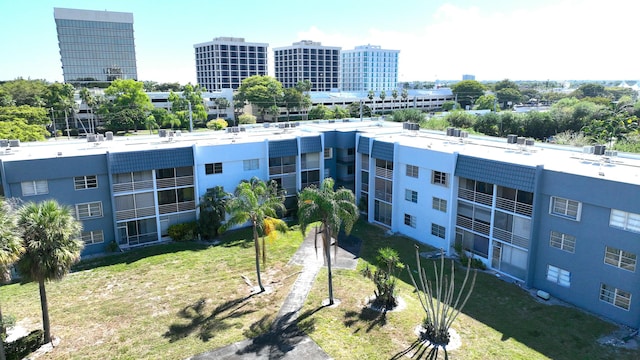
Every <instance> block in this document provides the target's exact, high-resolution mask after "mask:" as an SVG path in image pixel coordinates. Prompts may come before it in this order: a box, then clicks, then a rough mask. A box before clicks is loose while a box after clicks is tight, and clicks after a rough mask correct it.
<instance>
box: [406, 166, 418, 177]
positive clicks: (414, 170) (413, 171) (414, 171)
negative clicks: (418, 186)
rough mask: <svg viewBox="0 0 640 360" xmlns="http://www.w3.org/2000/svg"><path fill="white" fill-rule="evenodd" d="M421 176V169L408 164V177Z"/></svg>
mask: <svg viewBox="0 0 640 360" xmlns="http://www.w3.org/2000/svg"><path fill="white" fill-rule="evenodd" d="M418 175H419V168H418V167H417V166H414V165H409V164H407V176H410V177H414V178H417V177H418Z"/></svg>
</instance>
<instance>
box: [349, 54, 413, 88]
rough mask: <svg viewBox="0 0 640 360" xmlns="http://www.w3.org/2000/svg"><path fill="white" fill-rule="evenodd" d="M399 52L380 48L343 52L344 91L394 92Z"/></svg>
mask: <svg viewBox="0 0 640 360" xmlns="http://www.w3.org/2000/svg"><path fill="white" fill-rule="evenodd" d="M399 53H400V51H399V50H385V49H382V48H381V47H380V46H375V45H363V46H356V48H355V49H353V50H343V51H342V53H341V57H342V64H341V65H342V87H341V89H342V90H343V91H369V90H373V91H382V90H393V89H395V88H396V87H397V84H398V54H399Z"/></svg>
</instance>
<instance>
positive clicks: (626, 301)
mask: <svg viewBox="0 0 640 360" xmlns="http://www.w3.org/2000/svg"><path fill="white" fill-rule="evenodd" d="M600 300H601V301H604V302H606V303H608V304H611V305H613V306H615V307H617V308H619V309H622V310H627V311H629V308H630V307H631V293H630V292H627V291H624V290H620V289H618V288H617V287H614V286H610V285H607V284H604V283H600Z"/></svg>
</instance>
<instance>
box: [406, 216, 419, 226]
mask: <svg viewBox="0 0 640 360" xmlns="http://www.w3.org/2000/svg"><path fill="white" fill-rule="evenodd" d="M404 224H405V225H408V226H411V227H412V228H415V227H416V217H415V216H413V215H409V214H404Z"/></svg>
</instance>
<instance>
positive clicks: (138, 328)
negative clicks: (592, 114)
mask: <svg viewBox="0 0 640 360" xmlns="http://www.w3.org/2000/svg"><path fill="white" fill-rule="evenodd" d="M353 235H355V236H357V237H359V238H360V239H362V241H363V246H362V249H361V252H360V256H361V259H360V261H359V263H358V269H357V270H356V271H349V270H335V271H334V291H335V297H336V298H337V299H340V300H341V304H340V305H339V306H337V307H333V308H327V307H321V306H320V304H321V303H322V300H324V299H325V298H326V297H327V282H326V276H327V274H326V270H324V269H323V270H321V271H320V274H319V275H318V278H317V281H316V282H315V284H314V287H313V288H312V290H311V292H310V294H309V297H308V298H307V301H306V304H305V307H304V308H303V309H302V313H303V314H304V316H302V317H301V319H302V320H301V323H300V328H301V329H303V330H304V331H305V332H307V333H308V334H309V335H310V336H311V337H312V338H313V339H314V340H315V341H316V342H317V343H318V344H319V345H320V346H321V347H322V348H323V349H324V350H325V351H326V352H327V353H328V354H329V355H330V356H331V357H333V358H335V359H390V358H394V356H397V355H398V354H400V353H401V352H402V351H404V350H406V349H408V348H409V347H410V346H411V345H412V344H413V343H414V340H416V338H417V337H416V335H415V334H414V329H415V327H416V326H417V325H419V324H420V323H421V322H422V320H423V318H424V313H423V311H422V309H421V307H420V304H419V303H418V300H417V297H416V295H415V294H414V289H413V286H412V285H410V280H409V276H408V273H407V271H406V270H404V271H403V272H402V273H401V274H400V281H398V285H397V288H398V294H399V295H400V296H401V298H402V299H403V300H404V302H405V303H406V308H405V310H403V311H398V312H389V313H387V314H386V315H382V314H380V313H378V312H375V311H372V310H369V309H368V308H366V307H365V302H366V300H365V299H366V298H367V297H369V296H370V295H372V294H373V290H374V285H373V282H371V281H370V280H368V279H366V278H364V277H363V276H362V275H360V272H359V270H361V269H363V268H364V267H365V266H366V265H367V264H375V258H376V256H377V250H378V249H379V248H383V247H393V248H394V249H396V250H397V251H398V252H399V254H400V256H401V258H402V261H403V262H404V263H405V264H408V265H409V266H410V267H411V268H412V269H415V267H416V266H415V252H414V251H415V250H414V248H415V247H414V246H415V243H414V242H413V241H412V240H410V239H407V238H403V237H399V236H386V235H385V234H384V231H383V230H381V229H379V228H377V227H375V226H372V225H369V224H366V223H363V222H360V223H358V224H357V225H356V227H355V228H354V231H353ZM250 236H251V233H250V231H249V230H248V229H247V230H242V231H237V232H232V233H229V234H227V235H226V236H225V237H224V238H223V242H222V243H221V244H219V245H217V246H210V245H206V244H197V243H171V244H166V245H158V246H152V247H147V248H142V249H138V250H134V251H130V252H127V253H123V254H118V255H114V256H109V257H104V258H98V259H93V260H89V261H85V262H83V263H81V264H79V265H78V266H76V271H75V272H74V273H72V274H70V275H69V276H67V277H66V278H65V279H64V280H62V281H60V282H54V283H50V284H49V285H48V286H47V289H48V296H49V307H50V311H51V321H52V333H53V335H54V336H57V337H60V338H61V343H60V345H59V346H58V347H57V348H56V349H55V350H54V351H53V352H51V353H49V354H47V355H45V357H44V358H45V359H181V358H186V357H188V356H191V355H195V354H198V353H202V352H205V351H207V350H211V349H215V348H218V347H220V346H224V345H228V344H231V343H233V342H235V341H238V340H242V339H245V338H247V337H255V336H257V335H259V334H261V333H263V332H264V331H265V329H267V328H268V327H269V324H270V323H271V322H272V321H273V320H274V316H275V314H276V313H277V312H278V310H279V308H280V305H281V304H282V301H283V300H284V298H285V296H286V295H287V293H288V292H289V290H290V288H291V285H292V284H293V281H294V280H295V278H296V275H297V273H298V272H299V271H300V268H299V267H295V266H286V264H287V261H288V260H289V259H290V257H291V255H292V254H293V253H294V252H295V250H296V249H297V247H298V246H299V245H300V243H301V241H302V236H301V234H300V232H299V231H290V232H289V233H288V234H287V235H285V236H283V237H281V238H280V239H278V240H277V241H275V242H274V243H272V244H270V245H269V246H268V249H269V253H268V264H267V267H266V269H264V271H263V279H264V284H265V285H266V286H269V287H272V288H273V292H272V293H269V294H261V295H256V296H250V288H249V286H248V285H247V284H246V283H245V282H244V280H243V279H242V278H241V276H242V275H245V276H246V277H248V278H249V279H251V281H253V282H255V268H254V253H253V251H254V250H253V243H252V240H251V239H250ZM422 249H423V250H427V248H426V247H424V246H422ZM431 262H432V261H428V260H422V263H423V266H424V267H425V268H426V270H427V272H428V273H431V271H432V264H431ZM462 276H463V272H462V269H457V278H458V279H461V278H462ZM0 303H1V304H2V307H3V308H2V310H3V313H4V314H10V315H14V316H15V317H16V320H17V321H18V323H19V324H21V325H23V326H25V325H26V326H27V327H28V328H29V330H31V329H36V328H41V325H40V322H41V320H40V319H41V313H40V302H39V297H38V289H37V285H36V284H33V283H30V284H24V285H20V284H12V285H6V286H3V287H1V288H0ZM453 328H454V329H455V330H456V331H457V332H458V333H459V334H460V336H461V338H462V347H461V348H460V349H458V350H452V351H450V352H449V355H450V356H451V358H453V359H549V358H552V359H623V360H624V359H637V358H638V352H632V351H623V350H616V349H614V348H611V347H605V346H600V345H598V344H597V342H596V339H597V338H599V337H600V336H602V335H605V334H608V333H610V332H612V331H613V330H614V329H616V326H615V325H613V324H611V323H608V322H605V321H602V320H600V319H598V318H596V317H593V316H590V315H588V314H586V313H584V312H582V311H579V310H576V309H573V308H570V307H564V306H551V305H546V304H542V303H540V302H538V301H536V300H535V299H534V298H532V297H531V296H530V295H529V294H528V293H526V292H525V291H524V290H523V289H521V288H519V287H518V286H516V285H513V284H510V283H507V282H504V281H501V280H499V279H497V278H496V277H495V276H493V275H489V274H486V273H478V279H477V284H476V287H475V290H474V293H473V295H472V297H471V299H470V300H469V303H468V304H467V307H466V308H465V309H464V311H463V314H462V315H461V316H460V317H459V318H458V319H457V320H456V322H455V323H454V325H453Z"/></svg>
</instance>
